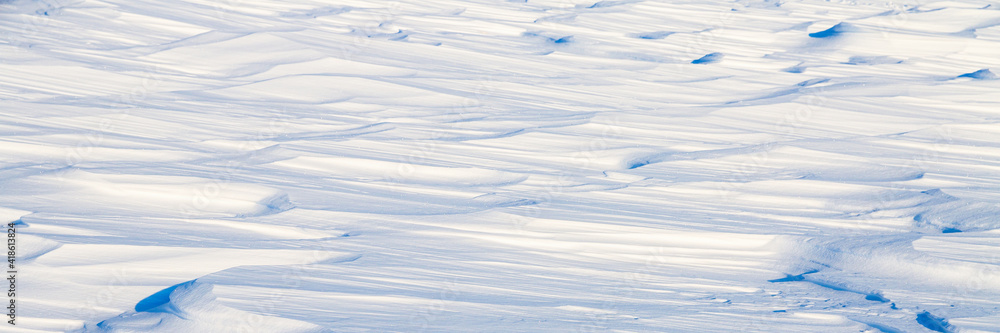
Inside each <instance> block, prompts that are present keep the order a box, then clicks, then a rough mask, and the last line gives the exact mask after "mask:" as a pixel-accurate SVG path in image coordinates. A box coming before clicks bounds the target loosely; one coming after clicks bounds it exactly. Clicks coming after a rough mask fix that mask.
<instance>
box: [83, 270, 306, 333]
mask: <svg viewBox="0 0 1000 333" xmlns="http://www.w3.org/2000/svg"><path fill="white" fill-rule="evenodd" d="M79 332H81V333H84V332H108V333H116V332H220V333H224V332H275V333H312V332H325V330H324V329H322V328H321V327H319V326H316V325H313V324H310V323H307V322H303V321H298V320H292V319H286V318H279V317H268V316H262V315H258V314H252V313H248V312H244V311H239V310H236V309H233V308H229V307H226V306H223V305H221V304H219V303H218V302H217V301H216V297H215V295H214V294H213V293H212V285H211V284H206V283H201V282H199V281H198V280H191V281H188V282H184V283H180V284H177V285H174V286H171V287H169V288H166V289H163V290H161V291H159V292H157V293H155V294H153V295H150V296H149V297H146V298H145V299H143V300H141V301H139V303H137V304H136V305H135V309H134V311H129V312H126V313H123V314H121V315H119V316H117V317H114V318H110V319H106V320H104V321H101V322H99V323H97V324H96V325H92V326H90V325H88V326H86V327H84V329H83V330H81V331H79Z"/></svg>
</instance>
